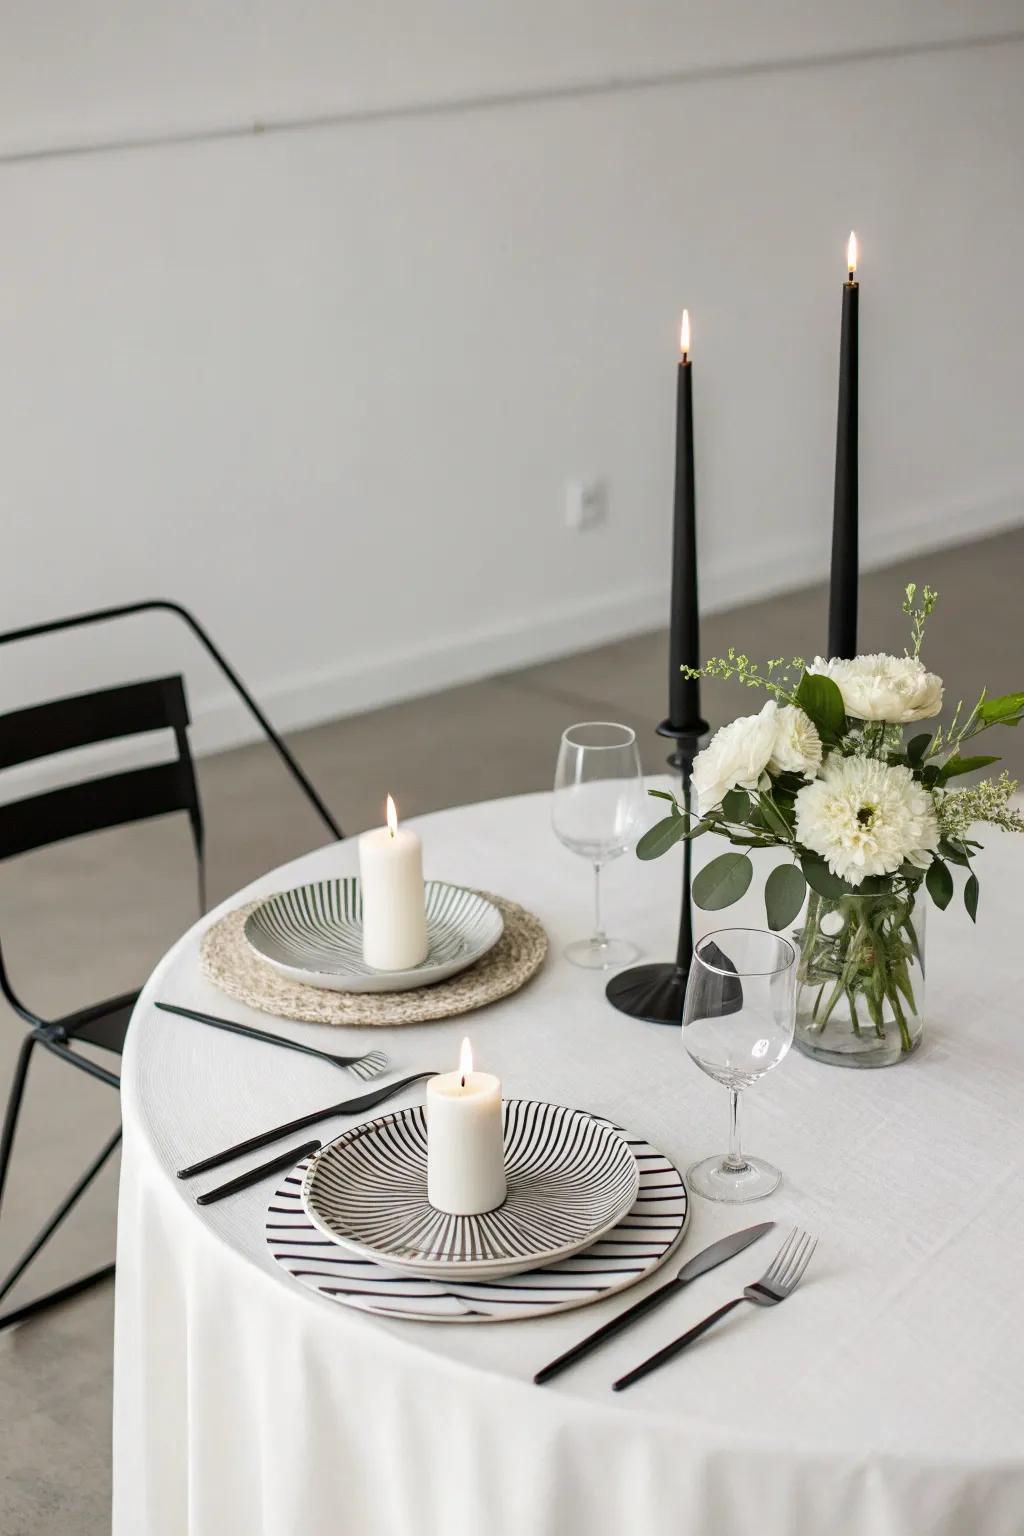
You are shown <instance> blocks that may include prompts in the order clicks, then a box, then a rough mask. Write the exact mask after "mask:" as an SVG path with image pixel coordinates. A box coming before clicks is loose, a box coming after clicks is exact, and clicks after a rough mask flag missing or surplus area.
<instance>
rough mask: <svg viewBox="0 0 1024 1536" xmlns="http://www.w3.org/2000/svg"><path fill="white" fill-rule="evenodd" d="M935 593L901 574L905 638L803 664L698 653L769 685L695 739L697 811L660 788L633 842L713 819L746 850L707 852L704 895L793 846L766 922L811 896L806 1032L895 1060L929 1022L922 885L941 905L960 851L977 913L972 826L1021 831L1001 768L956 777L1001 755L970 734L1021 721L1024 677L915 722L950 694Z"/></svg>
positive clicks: (813, 1042)
mask: <svg viewBox="0 0 1024 1536" xmlns="http://www.w3.org/2000/svg"><path fill="white" fill-rule="evenodd" d="M936 597H937V595H936V593H935V592H933V591H932V590H931V588H930V587H925V588H924V589H923V591H922V592H921V594H920V597H918V592H917V588H916V586H915V585H913V584H912V585H910V586H908V587H907V589H906V598H905V601H904V605H903V611H904V612H905V613H906V614H907V615H908V616H909V617H910V619H911V627H912V649H910V650H908V651H907V652H906V653H905V654H904V655H903V656H888V655H870V656H857V657H855V658H854V659H853V660H852V661H823V660H822V659H821V658H820V657H819V658H817V659H816V660H815V661H814V662H813V663H812V664H811V665H809V666H808V665H805V663H804V662H803V661H802V660H800V659H799V658H794V659H793V660H792V661H788V662H787V661H786V660H784V659H783V658H776V659H774V660H772V661H769V662H768V663H767V664H766V665H765V667H764V669H763V670H762V668H761V667H760V666H759V665H758V664H757V663H756V662H752V661H751V660H750V658H749V657H747V656H744V655H739V654H737V653H736V652H735V651H734V650H730V651H729V653H728V655H726V656H724V657H715V658H713V659H712V660H710V661H709V662H707V663H706V665H705V666H704V667H703V668H701V669H699V670H693V671H691V675H692V676H702V675H703V676H713V677H724V678H736V679H737V680H738V681H739V682H740V683H742V684H743V685H744V686H746V687H748V688H757V689H763V690H765V691H766V692H767V693H768V694H769V695H770V697H769V698H768V700H767V702H766V703H765V705H764V707H763V708H762V710H761V711H760V713H759V714H756V715H747V716H744V717H742V718H741V719H738V720H734V721H733V722H732V723H731V724H730V725H727V726H724V727H723V728H722V729H721V730H720V731H718V732H716V734H715V735H714V736H713V737H712V739H711V741H710V743H709V744H708V746H707V747H706V748H705V749H704V751H703V752H700V753H699V754H698V755H697V757H696V759H695V761H694V765H693V778H692V791H693V794H694V795H695V797H696V810H695V811H693V812H691V811H690V810H689V809H687V808H686V807H684V806H681V805H680V804H679V802H678V801H677V799H676V797H675V796H674V795H671V794H666V793H665V792H664V791H661V790H652V791H651V793H652V794H655V795H659V796H660V797H661V798H663V799H666V800H668V801H670V802H671V812H670V814H669V815H668V816H667V817H666V818H665V819H664V820H663V821H660V822H658V823H657V825H656V826H654V827H652V828H651V830H650V831H649V832H648V833H646V834H645V836H644V837H643V838H641V840H640V842H639V844H638V845H637V853H638V855H639V856H640V857H641V858H643V859H652V858H657V857H658V856H659V855H660V854H663V853H665V852H666V851H667V850H668V849H669V848H671V847H672V846H673V845H674V844H675V843H677V842H679V841H681V840H683V839H687V838H694V837H699V836H701V835H702V834H703V833H706V832H717V833H719V834H720V835H721V836H723V837H726V838H728V840H729V842H730V843H731V844H732V845H733V847H734V849H735V850H736V851H735V852H730V853H723V854H720V855H719V856H718V857H717V858H714V859H712V860H711V861H710V863H708V864H706V865H705V866H704V868H703V869H701V870H700V872H699V873H698V874H697V876H696V878H695V879H694V882H693V899H694V901H695V902H696V903H697V905H698V906H700V907H704V908H706V909H712V910H715V909H718V908H721V907H727V906H729V905H730V904H731V903H732V902H734V901H738V900H739V898H740V897H741V896H743V895H744V894H745V892H746V890H747V888H748V887H749V885H750V882H751V879H752V877H753V872H754V871H753V865H752V863H751V859H750V854H751V853H752V852H753V851H754V850H756V849H759V848H784V849H786V850H787V852H788V853H789V855H790V859H789V861H788V862H786V863H783V864H779V865H777V866H776V867H775V868H774V869H773V870H772V871H771V873H770V874H769V876H768V879H767V882H766V884H765V906H766V910H767V917H768V925H769V927H770V928H773V929H775V930H778V929H781V928H785V927H788V926H790V925H791V924H793V923H795V922H796V920H797V919H798V918H799V917H800V914H801V913H804V917H803V922H802V924H801V926H800V927H799V928H798V929H797V931H796V940H797V944H798V949H799V969H798V981H799V985H800V992H799V1004H798V1013H797V1041H798V1043H799V1044H800V1045H801V1046H802V1047H803V1048H804V1049H805V1050H807V1051H809V1052H810V1053H811V1054H814V1055H818V1056H821V1057H823V1058H824V1059H827V1060H842V1061H843V1062H851V1063H853V1062H863V1063H864V1064H871V1065H876V1064H877V1065H887V1064H889V1063H890V1062H891V1061H894V1060H899V1059H901V1058H902V1057H903V1056H905V1055H907V1054H909V1052H910V1051H912V1050H913V1049H914V1047H915V1046H916V1045H917V1044H918V1043H919V1041H920V1038H921V1029H922V1024H923V1019H922V1015H921V1007H920V988H921V983H922V981H923V940H924V935H923V920H924V911H923V907H924V901H923V899H920V900H919V897H921V896H922V888H923V891H925V892H927V895H928V896H930V897H931V900H932V901H933V902H934V903H935V905H936V906H937V907H939V908H945V907H947V906H948V905H949V902H950V900H951V898H952V896H953V892H954V888H955V887H954V878H953V871H952V868H951V866H958V867H960V868H962V869H964V870H965V871H966V879H965V883H964V887H963V900H964V903H965V906H966V908H967V911H968V913H969V914H970V917H971V919H972V921H973V920H976V919H977V912H978V895H979V886H978V877H977V875H976V874H975V873H974V870H973V868H972V858H973V855H974V854H975V853H976V852H977V850H978V848H979V847H980V846H981V845H980V843H977V842H975V841H973V840H972V839H971V838H970V837H969V836H968V834H969V833H970V832H971V830H972V829H973V827H974V826H975V824H976V823H979V822H987V823H988V824H990V825H992V826H996V827H1001V828H1004V829H1005V830H1007V831H1011V832H1024V817H1022V816H1021V813H1020V811H1018V810H1016V809H1014V808H1013V807H1012V806H1011V805H1010V803H1009V802H1010V797H1011V796H1012V795H1013V793H1014V792H1015V790H1016V788H1017V785H1016V783H1015V782H1014V781H1013V780H1012V779H1011V778H1010V776H1009V775H1008V774H1007V773H1005V772H1004V773H1002V774H1000V775H999V777H998V778H986V779H982V780H981V781H980V782H977V783H975V784H973V785H971V786H968V787H963V786H957V784H956V783H955V781H957V780H960V779H962V778H963V777H964V776H966V775H968V774H971V773H974V772H976V771H977V770H979V769H982V768H987V767H988V766H990V765H991V764H992V763H996V762H998V761H999V759H998V757H992V756H987V755H985V756H982V755H976V754H968V753H966V752H965V751H964V748H965V747H966V746H967V744H968V743H969V742H972V741H973V740H974V739H975V738H976V737H977V736H979V735H980V734H981V733H982V732H983V731H987V730H989V729H990V728H991V727H993V726H997V725H1002V726H1006V725H1009V726H1015V725H1017V724H1018V723H1019V722H1020V720H1021V719H1022V718H1024V693H1011V694H1006V695H1005V696H1003V697H1001V698H988V697H987V696H986V694H985V693H984V692H983V693H982V695H981V697H980V698H979V700H978V702H977V704H976V705H975V706H974V708H973V709H971V710H970V711H967V710H965V709H964V706H963V704H962V703H961V704H958V705H957V707H956V710H955V711H954V713H953V716H952V719H951V720H950V723H949V724H948V726H946V727H945V728H943V727H942V726H941V725H939V726H938V727H937V728H936V729H934V730H924V731H921V732H915V733H913V734H911V733H910V732H908V731H907V727H911V726H913V725H914V724H915V723H917V722H920V721H924V720H932V719H934V718H935V717H936V716H937V715H939V714H940V713H941V710H942V705H943V686H942V680H941V678H938V677H936V676H935V675H934V674H933V673H931V672H928V671H926V670H925V667H924V664H923V663H922V661H921V644H922V640H923V636H924V628H925V621H926V620H927V618H928V617H929V615H930V614H931V612H932V610H933V609H934V607H935V603H936ZM688 670H689V669H688ZM907 737H909V739H907ZM805 901H806V903H807V907H806V912H804V904H805Z"/></svg>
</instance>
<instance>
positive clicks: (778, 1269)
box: [612, 1227, 818, 1392]
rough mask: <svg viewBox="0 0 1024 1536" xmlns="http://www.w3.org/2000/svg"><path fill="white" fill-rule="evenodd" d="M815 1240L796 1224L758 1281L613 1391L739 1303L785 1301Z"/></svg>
mask: <svg viewBox="0 0 1024 1536" xmlns="http://www.w3.org/2000/svg"><path fill="white" fill-rule="evenodd" d="M817 1243H818V1239H817V1238H816V1237H812V1236H811V1235H810V1233H809V1232H802V1231H801V1230H800V1228H799V1227H794V1228H793V1230H792V1232H791V1233H790V1234H789V1236H788V1237H787V1238H786V1241H785V1242H784V1243H783V1245H782V1247H781V1248H780V1249H779V1251H778V1253H777V1254H776V1255H775V1257H774V1259H772V1262H771V1263H770V1264H769V1266H768V1268H767V1269H766V1270H765V1272H764V1274H763V1275H762V1276H761V1278H760V1280H755V1281H754V1283H753V1285H748V1286H747V1288H746V1289H745V1291H744V1292H743V1295H742V1296H737V1297H736V1298H735V1300H734V1301H727V1302H726V1303H725V1306H724V1307H719V1309H718V1311H717V1312H712V1314H711V1316H710V1317H706V1318H705V1319H704V1321H703V1322H700V1323H696V1324H695V1325H694V1327H692V1328H691V1329H690V1330H689V1332H688V1333H684V1334H683V1335H682V1337H681V1338H678V1339H673V1340H672V1343H671V1344H666V1345H665V1348H664V1349H659V1350H658V1353H657V1354H656V1355H652V1356H651V1358H650V1359H649V1360H645V1361H644V1362H643V1364H642V1365H638V1366H636V1367H635V1368H634V1369H633V1370H631V1371H627V1372H626V1374H625V1376H620V1377H619V1379H618V1381H616V1382H613V1383H612V1388H613V1390H614V1391H615V1392H621V1391H622V1390H623V1389H624V1388H625V1387H631V1386H632V1385H633V1383H634V1381H639V1380H640V1378H641V1376H648V1375H649V1374H650V1373H651V1371H656V1370H657V1369H658V1366H659V1365H664V1364H665V1361H666V1360H672V1359H674V1358H675V1356H676V1355H678V1354H680V1353H681V1352H682V1351H683V1350H684V1349H685V1348H686V1346H687V1345H688V1344H692V1343H693V1341H694V1339H699V1338H700V1336H701V1334H702V1333H707V1331H708V1329H709V1328H713V1327H714V1325H715V1324H716V1323H717V1322H719V1321H720V1320H721V1319H722V1318H723V1317H726V1316H728V1314H729V1313H730V1312H731V1311H732V1310H733V1308H734V1307H738V1306H739V1305H740V1303H741V1302H744V1301H752V1302H753V1303H754V1305H755V1306H757V1307H774V1306H777V1305H778V1303H779V1302H780V1301H785V1299H786V1297H787V1296H792V1294H793V1292H794V1291H795V1290H796V1288H797V1286H798V1285H799V1284H800V1281H801V1280H802V1279H803V1277H804V1271H805V1270H806V1268H807V1266H808V1264H809V1263H810V1262H811V1254H812V1253H813V1252H814V1250H815V1248H816V1247H817Z"/></svg>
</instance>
